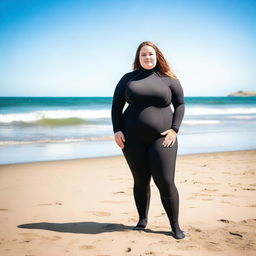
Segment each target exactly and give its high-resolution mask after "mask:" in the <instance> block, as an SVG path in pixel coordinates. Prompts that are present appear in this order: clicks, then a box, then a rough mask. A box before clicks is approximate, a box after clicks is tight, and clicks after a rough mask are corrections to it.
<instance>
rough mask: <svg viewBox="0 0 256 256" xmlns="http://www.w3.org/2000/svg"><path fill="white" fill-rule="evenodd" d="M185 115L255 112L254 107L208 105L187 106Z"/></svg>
mask: <svg viewBox="0 0 256 256" xmlns="http://www.w3.org/2000/svg"><path fill="white" fill-rule="evenodd" d="M185 111H186V115H188V116H198V115H227V114H256V108H254V107H248V108H246V107H243V108H241V107H240V108H237V107H232V108H231V107H227V108H224V107H222V108H208V107H188V108H186V110H185Z"/></svg>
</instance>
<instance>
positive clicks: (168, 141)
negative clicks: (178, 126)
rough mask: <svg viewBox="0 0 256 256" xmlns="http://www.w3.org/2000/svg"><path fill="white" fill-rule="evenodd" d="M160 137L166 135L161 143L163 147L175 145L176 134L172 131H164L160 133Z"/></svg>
mask: <svg viewBox="0 0 256 256" xmlns="http://www.w3.org/2000/svg"><path fill="white" fill-rule="evenodd" d="M161 135H166V136H165V139H164V141H163V146H164V147H170V146H171V147H172V146H173V144H174V143H175V140H176V136H177V133H176V132H175V131H174V130H173V129H169V130H166V131H164V132H162V133H161Z"/></svg>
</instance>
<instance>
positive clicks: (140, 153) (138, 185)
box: [122, 139, 151, 228]
mask: <svg viewBox="0 0 256 256" xmlns="http://www.w3.org/2000/svg"><path fill="white" fill-rule="evenodd" d="M126 141H127V140H126ZM122 151H123V154H124V156H125V158H126V161H127V163H128V165H129V167H130V170H131V172H132V175H133V179H134V187H133V194H134V199H135V204H136V207H137V210H138V214H139V222H138V223H137V226H136V227H137V228H145V227H146V225H147V219H148V209H149V203H150V179H151V173H150V169H149V165H148V159H147V153H146V147H145V146H144V145H143V144H141V143H139V142H138V140H135V139H134V140H130V141H129V142H128V141H127V143H126V145H125V148H123V149H122Z"/></svg>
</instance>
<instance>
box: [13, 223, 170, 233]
mask: <svg viewBox="0 0 256 256" xmlns="http://www.w3.org/2000/svg"><path fill="white" fill-rule="evenodd" d="M17 227H18V228H26V229H44V230H50V231H56V232H66V233H80V234H100V233H105V232H115V231H127V230H131V231H134V232H135V230H133V227H134V226H126V225H123V224H116V223H98V222H70V223H49V222H38V223H27V224H21V225H18V226H17ZM142 231H143V232H146V233H154V234H164V235H168V236H170V235H172V233H171V232H165V231H153V230H151V229H144V230H142Z"/></svg>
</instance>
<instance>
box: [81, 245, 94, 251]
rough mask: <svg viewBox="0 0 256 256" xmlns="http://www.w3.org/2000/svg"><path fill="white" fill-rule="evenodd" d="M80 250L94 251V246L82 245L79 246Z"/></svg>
mask: <svg viewBox="0 0 256 256" xmlns="http://www.w3.org/2000/svg"><path fill="white" fill-rule="evenodd" d="M80 248H81V249H83V250H91V249H94V246H93V245H82V246H80Z"/></svg>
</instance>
